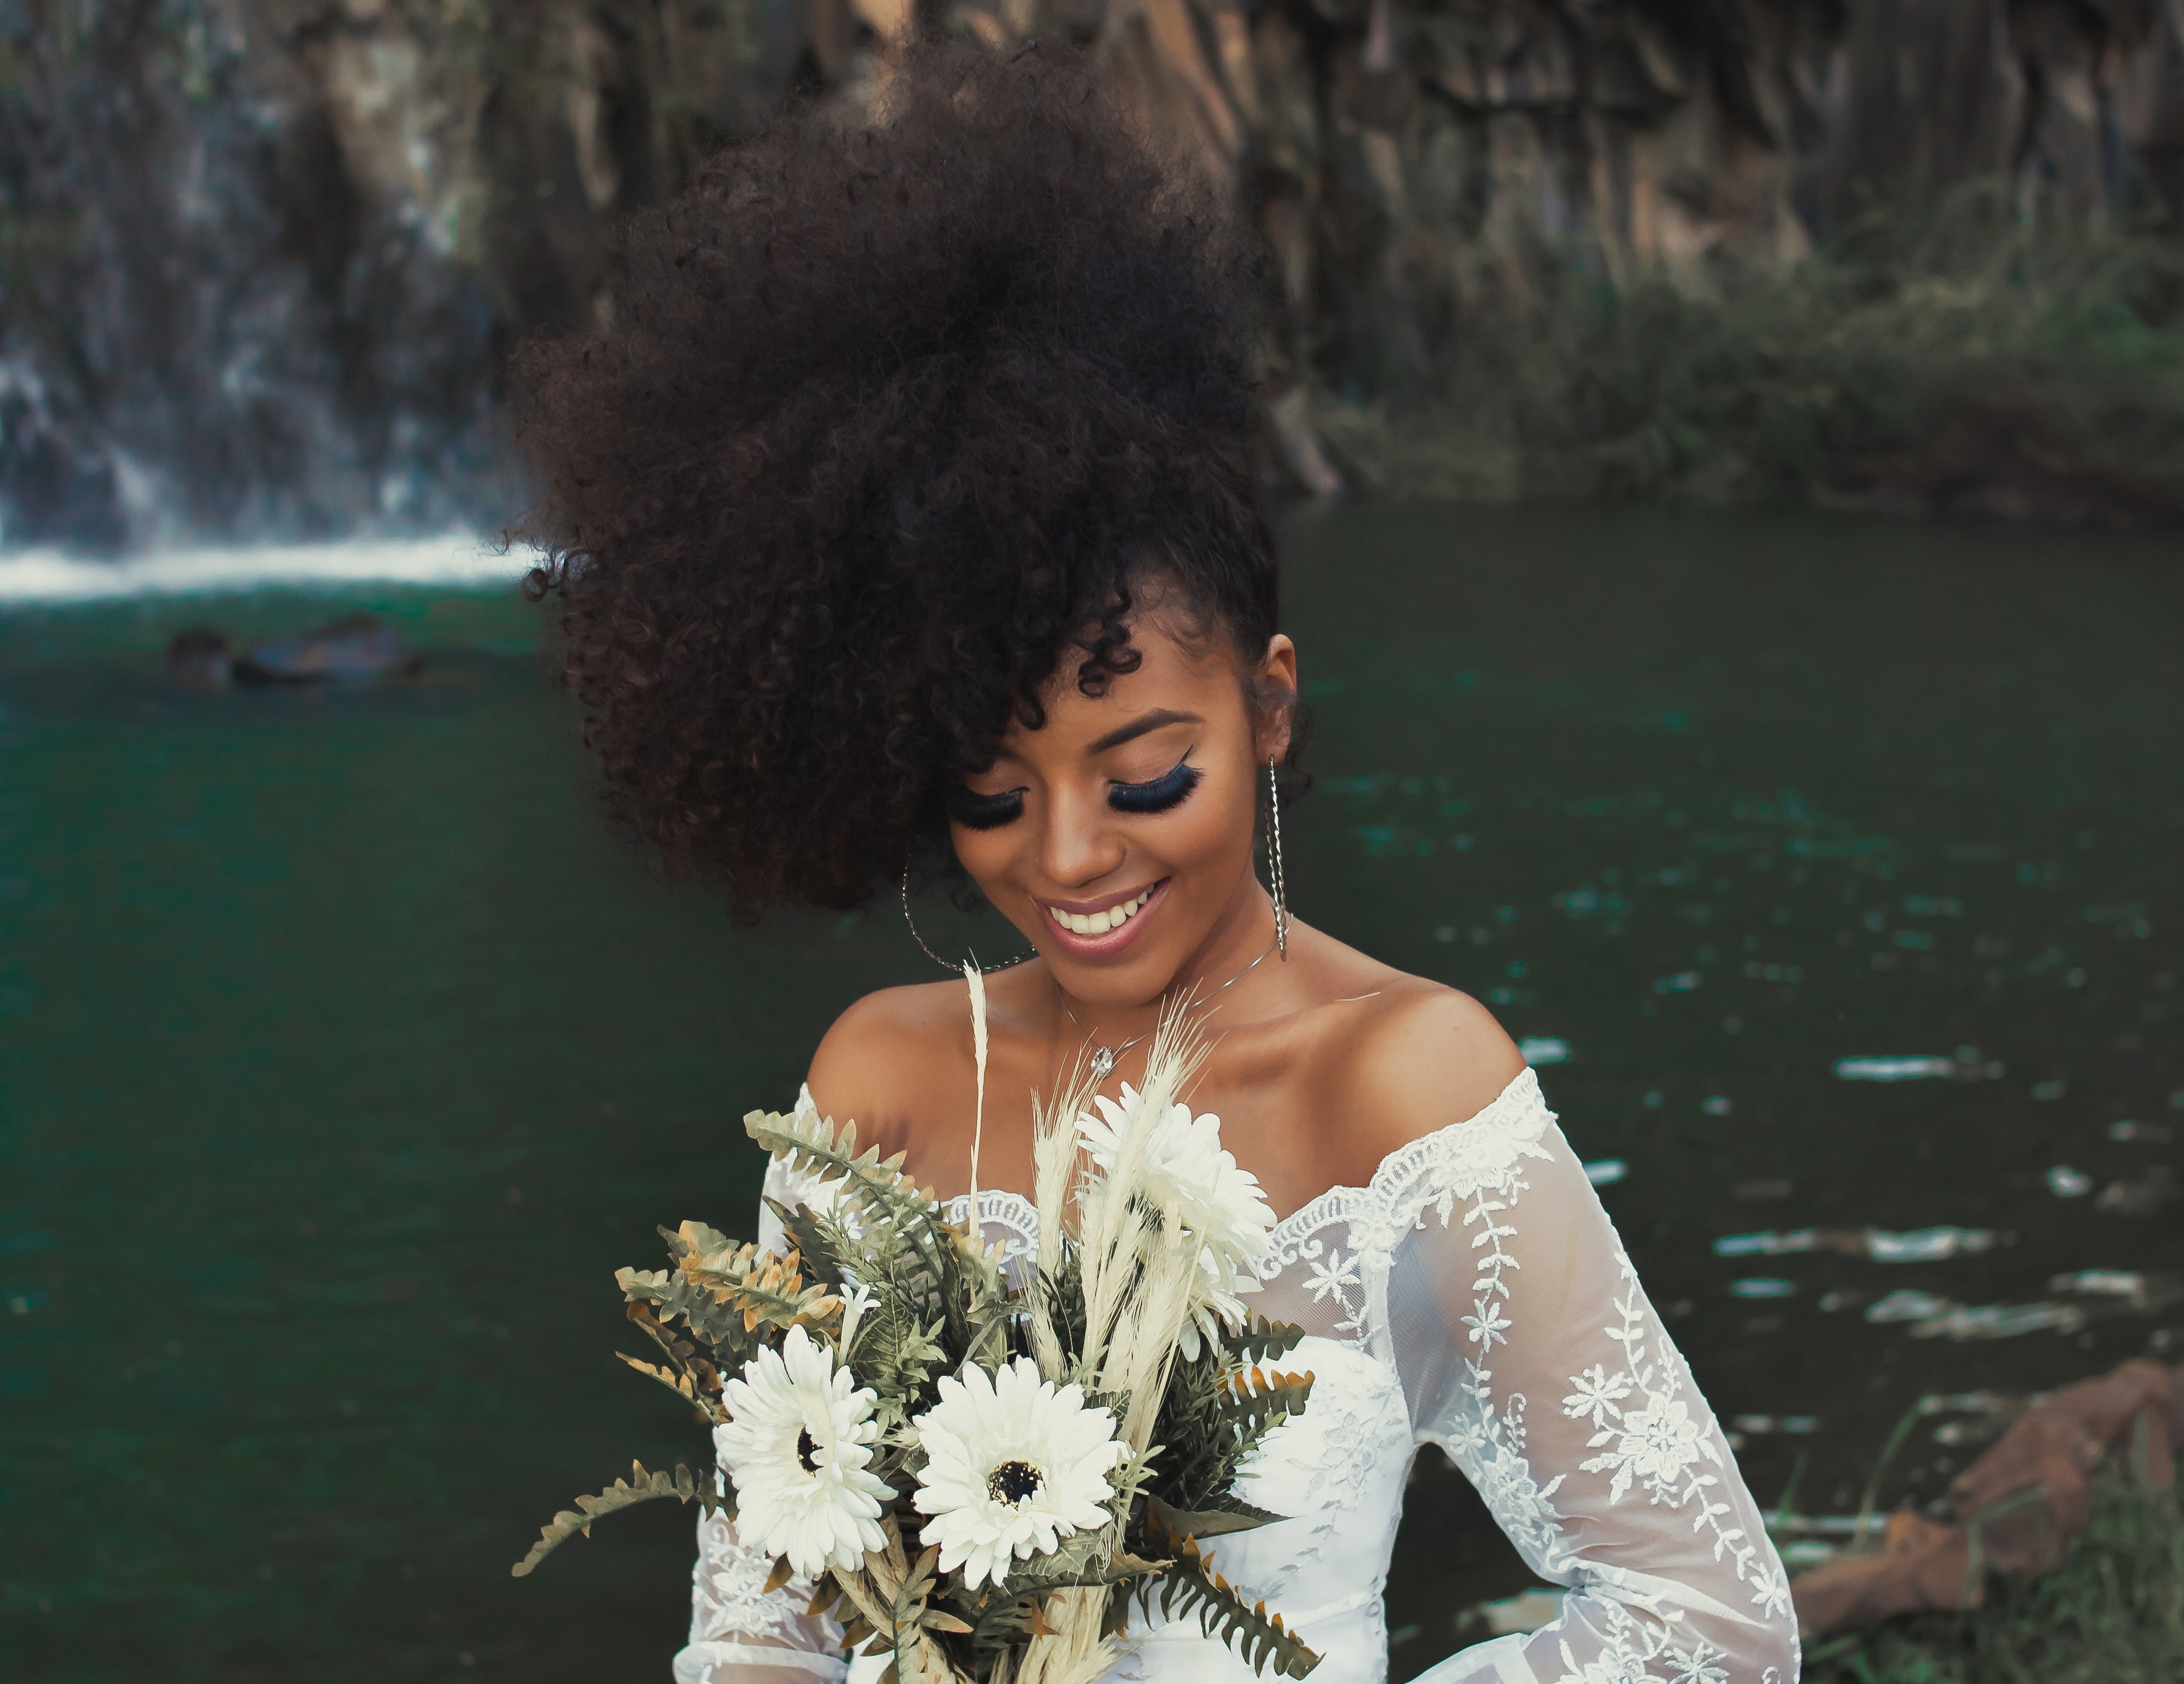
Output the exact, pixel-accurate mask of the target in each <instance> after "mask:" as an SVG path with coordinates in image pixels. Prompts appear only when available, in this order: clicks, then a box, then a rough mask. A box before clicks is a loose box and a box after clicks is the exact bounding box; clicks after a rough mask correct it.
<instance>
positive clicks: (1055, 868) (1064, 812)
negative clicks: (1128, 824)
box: [1039, 790, 1129, 889]
mask: <svg viewBox="0 0 2184 1684" xmlns="http://www.w3.org/2000/svg"><path fill="white" fill-rule="evenodd" d="M1128 851H1129V850H1128V847H1127V845H1125V844H1124V842H1123V839H1122V838H1121V837H1120V836H1118V835H1117V834H1115V829H1114V827H1113V826H1112V824H1111V823H1109V822H1108V807H1107V803H1106V801H1105V800H1099V799H1087V798H1086V797H1085V796H1084V795H1083V794H1082V793H1080V792H1078V791H1074V790H1064V791H1061V792H1058V793H1057V794H1056V796H1055V797H1054V799H1053V800H1050V801H1049V802H1048V803H1047V807H1046V830H1045V834H1044V835H1042V836H1041V837H1040V838H1039V867H1040V868H1041V869H1042V870H1043V871H1045V873H1046V876H1047V880H1048V881H1049V882H1050V883H1053V884H1056V885H1058V886H1060V887H1061V888H1064V889H1082V888H1085V887H1088V886H1089V885H1090V884H1095V883H1097V882H1098V881H1099V880H1100V878H1103V877H1106V876H1107V875H1108V874H1109V873H1112V872H1115V871H1118V870H1120V869H1121V868H1122V864H1123V857H1124V856H1125V855H1126V854H1128Z"/></svg>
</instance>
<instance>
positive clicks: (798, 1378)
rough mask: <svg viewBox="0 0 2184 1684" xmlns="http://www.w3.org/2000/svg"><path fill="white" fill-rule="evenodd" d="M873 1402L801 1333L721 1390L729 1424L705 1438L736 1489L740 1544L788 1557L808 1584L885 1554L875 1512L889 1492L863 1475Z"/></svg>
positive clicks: (875, 1430)
mask: <svg viewBox="0 0 2184 1684" xmlns="http://www.w3.org/2000/svg"><path fill="white" fill-rule="evenodd" d="M877 1398H878V1394H877V1392H875V1391H872V1389H871V1388H870V1387H866V1388H864V1389H863V1390H858V1389H857V1384H856V1381H855V1379H854V1378H852V1376H851V1375H850V1370H849V1369H848V1368H847V1367H846V1366H844V1367H842V1368H836V1367H835V1366H834V1355H833V1351H832V1350H831V1349H830V1348H829V1347H827V1346H824V1345H822V1344H819V1343H817V1342H816V1341H814V1340H813V1339H812V1338H811V1336H810V1335H808V1334H806V1333H805V1330H803V1329H802V1328H800V1327H792V1328H790V1329H789V1330H788V1338H787V1340H785V1341H783V1345H782V1348H781V1349H780V1350H779V1351H773V1350H771V1349H768V1350H762V1351H760V1352H759V1353H758V1354H757V1355H756V1356H755V1357H754V1358H751V1359H750V1361H749V1362H748V1363H744V1370H743V1376H742V1378H741V1379H739V1380H730V1381H728V1383H727V1385H726V1386H722V1387H721V1404H722V1405H723V1406H724V1407H725V1408H727V1412H728V1414H729V1416H730V1418H731V1419H729V1420H728V1421H727V1424H726V1425H722V1426H717V1427H715V1428H714V1429H713V1444H714V1447H715V1448H716V1450H717V1451H718V1452H719V1453H720V1458H721V1465H722V1466H723V1467H725V1468H727V1469H728V1475H729V1477H730V1478H731V1479H732V1480H734V1482H735V1487H736V1533H737V1536H738V1538H739V1539H740V1540H741V1541H742V1542H744V1543H745V1544H749V1545H751V1546H753V1547H756V1548H759V1549H762V1550H764V1551H765V1552H766V1553H767V1554H768V1555H785V1556H787V1557H788V1564H789V1565H790V1566H791V1567H793V1568H794V1569H795V1570H796V1571H797V1573H798V1574H799V1575H802V1576H804V1577H807V1578H808V1577H810V1576H811V1575H815V1574H816V1573H818V1572H820V1571H822V1570H823V1569H825V1568H827V1567H830V1566H831V1567H843V1568H851V1567H855V1566H857V1565H859V1564H861V1563H862V1562H863V1560H864V1559H865V1552H866V1550H870V1549H884V1548H885V1547H887V1536H886V1534H884V1533H883V1532H882V1531H880V1528H879V1517H880V1503H882V1501H883V1500H884V1499H886V1498H889V1497H893V1496H894V1487H892V1486H888V1485H885V1484H883V1483H882V1481H881V1480H880V1478H879V1476H878V1475H877V1474H874V1473H872V1472H871V1471H870V1470H869V1464H870V1463H871V1461H872V1441H873V1440H874V1439H876V1438H877V1437H878V1436H879V1423H878V1422H877V1421H875V1420H873V1419H872V1405H873V1403H874V1402H877Z"/></svg>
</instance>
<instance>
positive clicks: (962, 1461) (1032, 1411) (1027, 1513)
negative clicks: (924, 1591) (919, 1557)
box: [912, 1357, 1123, 1586]
mask: <svg viewBox="0 0 2184 1684" xmlns="http://www.w3.org/2000/svg"><path fill="white" fill-rule="evenodd" d="M912 1425H915V1426H916V1427H917V1433H918V1437H919V1440H920V1441H921V1442H922V1444H923V1445H924V1447H925V1453H926V1456H927V1458H928V1460H927V1462H926V1464H925V1469H924V1470H923V1471H922V1473H920V1474H919V1475H918V1476H917V1482H918V1484H917V1495H916V1497H914V1498H912V1502H913V1503H915V1505H916V1507H917V1512H918V1513H919V1514H930V1515H932V1516H933V1520H931V1521H930V1522H928V1525H926V1528H925V1541H926V1542H927V1543H928V1544H939V1546H940V1570H941V1571H942V1572H944V1573H949V1572H953V1571H954V1570H956V1568H958V1567H961V1568H962V1569H963V1581H964V1583H966V1584H967V1585H972V1586H976V1585H977V1584H978V1583H979V1582H980V1581H982V1580H983V1581H988V1582H990V1583H994V1584H999V1583H1000V1581H1001V1578H1002V1576H1003V1575H1005V1574H1006V1573H1007V1571H1008V1570H1009V1564H1010V1561H1011V1559H1021V1558H1028V1557H1029V1556H1031V1555H1034V1554H1040V1555H1044V1554H1045V1553H1048V1552H1049V1551H1050V1550H1052V1549H1053V1548H1054V1547H1055V1546H1056V1543H1057V1542H1060V1541H1061V1539H1063V1538H1066V1537H1067V1536H1069V1535H1070V1534H1071V1533H1073V1532H1078V1531H1084V1530H1085V1529H1086V1528H1088V1527H1092V1526H1100V1525H1106V1521H1107V1519H1108V1514H1107V1507H1106V1505H1107V1501H1108V1499H1109V1497H1112V1495H1113V1492H1112V1490H1111V1488H1110V1487H1109V1486H1108V1483H1107V1474H1108V1470H1109V1469H1112V1468H1113V1467H1114V1465H1115V1464H1117V1462H1120V1461H1121V1460H1122V1459H1123V1447H1122V1446H1121V1445H1120V1444H1118V1443H1117V1442H1116V1441H1115V1418H1114V1416H1113V1415H1112V1414H1109V1413H1108V1412H1107V1411H1106V1409H1098V1408H1095V1409H1088V1408H1085V1407H1084V1387H1082V1386H1062V1387H1061V1388H1059V1389H1058V1390H1057V1389H1056V1386H1055V1384H1054V1382H1053V1381H1052V1380H1042V1379H1040V1378H1039V1368H1038V1365H1037V1364H1036V1363H1034V1362H1032V1360H1031V1359H1030V1358H1028V1357H1019V1358H1017V1359H1016V1361H1014V1362H1013V1363H1010V1364H1008V1365H1007V1366H1006V1367H1005V1368H1004V1369H1001V1371H1000V1373H999V1374H998V1375H994V1376H992V1377H991V1378H989V1377H988V1375H987V1374H986V1372H985V1370H984V1369H981V1368H979V1367H978V1365H977V1364H975V1363H965V1364H964V1367H963V1373H962V1376H961V1378H960V1379H958V1378H956V1377H955V1376H952V1375H943V1376H942V1377H941V1380H940V1401H939V1402H938V1403H936V1404H934V1405H933V1407H932V1408H930V1409H928V1410H927V1411H926V1412H925V1413H924V1414H922V1415H920V1416H918V1417H917V1419H916V1421H915V1422H913V1423H912Z"/></svg>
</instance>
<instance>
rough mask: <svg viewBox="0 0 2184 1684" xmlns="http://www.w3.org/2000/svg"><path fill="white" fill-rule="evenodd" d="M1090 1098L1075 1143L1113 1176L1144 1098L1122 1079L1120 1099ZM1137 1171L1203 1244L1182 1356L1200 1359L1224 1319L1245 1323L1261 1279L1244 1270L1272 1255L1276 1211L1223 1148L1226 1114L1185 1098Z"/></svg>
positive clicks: (1162, 1122) (1158, 1129) (1155, 1130)
mask: <svg viewBox="0 0 2184 1684" xmlns="http://www.w3.org/2000/svg"><path fill="white" fill-rule="evenodd" d="M1092 1102H1093V1104H1094V1105H1095V1106H1096V1107H1099V1114H1098V1115H1097V1116H1094V1115H1092V1114H1090V1113H1089V1112H1088V1113H1087V1114H1086V1115H1084V1116H1083V1117H1080V1118H1078V1121H1077V1139H1078V1144H1079V1145H1080V1146H1083V1147H1084V1150H1085V1151H1086V1152H1087V1153H1088V1154H1089V1156H1090V1157H1091V1159H1092V1161H1093V1162H1094V1163H1096V1164H1098V1165H1099V1166H1100V1170H1101V1171H1102V1173H1104V1174H1113V1173H1114V1168H1115V1163H1116V1161H1117V1158H1118V1157H1120V1156H1121V1153H1122V1149H1123V1136H1124V1135H1125V1134H1126V1133H1127V1132H1128V1121H1129V1114H1130V1112H1131V1110H1132V1108H1133V1107H1134V1106H1136V1105H1137V1104H1138V1103H1139V1098H1138V1094H1137V1090H1135V1089H1134V1088H1133V1087H1131V1085H1129V1084H1128V1082H1125V1083H1123V1097H1122V1101H1121V1102H1120V1103H1119V1104H1118V1103H1117V1102H1116V1101H1113V1100H1112V1099H1109V1098H1108V1097H1107V1096H1106V1095H1105V1094H1095V1095H1094V1096H1092ZM1140 1174H1141V1176H1142V1185H1143V1187H1144V1189H1145V1196H1146V1197H1147V1198H1149V1199H1151V1201H1152V1202H1154V1203H1155V1204H1156V1205H1158V1206H1159V1207H1161V1208H1162V1210H1163V1211H1164V1212H1166V1213H1167V1215H1168V1216H1169V1217H1170V1218H1171V1219H1173V1220H1174V1221H1175V1222H1178V1223H1179V1224H1182V1226H1183V1227H1184V1229H1185V1230H1188V1231H1189V1232H1190V1233H1191V1234H1193V1235H1196V1236H1197V1238H1198V1240H1199V1241H1200V1243H1201V1246H1202V1247H1203V1249H1202V1250H1201V1252H1199V1254H1198V1275H1199V1278H1198V1281H1197V1290H1196V1291H1195V1293H1194V1294H1193V1297H1192V1302H1191V1308H1190V1321H1189V1322H1188V1323H1187V1324H1185V1325H1184V1330H1183V1336H1182V1339H1181V1341H1180V1343H1181V1345H1182V1347H1183V1354H1184V1356H1185V1357H1186V1358H1196V1357H1197V1355H1198V1350H1199V1336H1200V1335H1201V1333H1202V1334H1203V1335H1205V1336H1206V1338H1207V1339H1209V1340H1210V1339H1212V1338H1213V1337H1214V1336H1215V1335H1216V1333H1217V1331H1218V1326H1219V1324H1221V1323H1223V1322H1225V1323H1227V1324H1229V1326H1231V1327H1234V1326H1236V1325H1238V1324H1240V1323H1241V1322H1242V1320H1243V1319H1244V1306H1243V1303H1242V1302H1241V1300H1240V1294H1242V1293H1245V1292H1256V1291H1258V1290H1259V1283H1258V1280H1257V1279H1256V1276H1254V1275H1251V1274H1248V1273H1246V1272H1245V1266H1246V1265H1248V1264H1251V1263H1256V1262H1257V1261H1258V1260H1259V1259H1260V1258H1261V1257H1264V1256H1265V1255H1266V1254H1267V1235H1268V1232H1269V1231H1270V1230H1272V1229H1273V1225H1274V1213H1273V1207H1270V1206H1269V1205H1268V1203H1267V1201H1266V1197H1265V1196H1264V1195H1263V1194H1262V1193H1261V1192H1260V1191H1259V1178H1258V1177H1257V1176H1256V1175H1254V1174H1251V1171H1250V1170H1248V1169H1244V1168H1240V1167H1239V1166H1238V1164H1237V1163H1236V1159H1235V1157H1234V1154H1233V1153H1230V1152H1228V1151H1223V1149H1222V1146H1221V1119H1220V1118H1218V1117H1216V1116H1214V1115H1212V1113H1211V1112H1208V1113H1207V1114H1206V1115H1205V1116H1203V1117H1197V1118H1194V1117H1193V1116H1192V1115H1191V1114H1190V1107H1189V1106H1187V1105H1185V1104H1184V1103H1183V1102H1182V1101H1177V1102H1176V1103H1175V1104H1174V1105H1172V1106H1170V1107H1168V1109H1167V1113H1166V1114H1165V1115H1164V1116H1162V1117H1161V1118H1159V1119H1158V1120H1157V1121H1156V1122H1155V1123H1154V1124H1153V1126H1152V1133H1151V1137H1150V1138H1149V1139H1148V1140H1146V1142H1145V1158H1144V1161H1143V1166H1142V1169H1141V1172H1140Z"/></svg>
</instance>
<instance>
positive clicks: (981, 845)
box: [948, 822, 1023, 901]
mask: <svg viewBox="0 0 2184 1684" xmlns="http://www.w3.org/2000/svg"><path fill="white" fill-rule="evenodd" d="M1022 828H1023V827H1022V823H1021V822H1018V823H1017V824H1005V825H1002V826H1000V827H999V828H996V829H993V830H969V829H967V828H964V827H963V826H961V825H960V824H951V825H950V826H949V827H948V839H949V841H950V843H951V844H952V845H954V847H955V850H956V864H958V865H960V866H961V867H963V869H964V870H965V871H966V872H967V873H970V877H971V881H972V882H973V883H975V884H978V888H979V890H980V892H982V893H983V895H985V896H986V898H987V899H988V900H989V901H990V900H992V899H993V898H994V893H995V889H997V888H999V887H1000V884H999V882H998V879H999V878H1000V876H1001V875H1002V874H1003V873H1005V872H1006V870H1007V868H1008V864H1009V862H1010V859H1011V857H1012V856H1013V855H1014V854H1015V852H1016V841H1017V839H1016V838H1015V837H1014V836H1013V835H1012V834H1011V833H1012V832H1015V831H1017V830H1020V829H1022Z"/></svg>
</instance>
